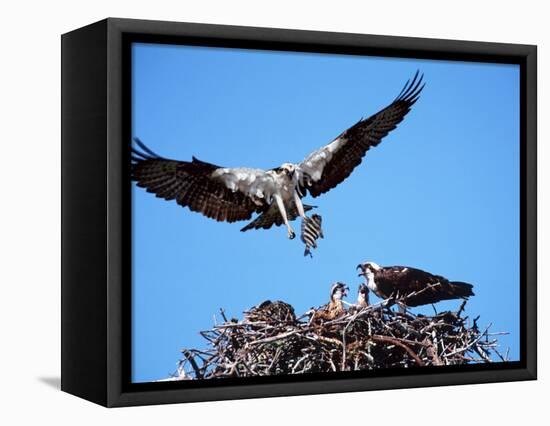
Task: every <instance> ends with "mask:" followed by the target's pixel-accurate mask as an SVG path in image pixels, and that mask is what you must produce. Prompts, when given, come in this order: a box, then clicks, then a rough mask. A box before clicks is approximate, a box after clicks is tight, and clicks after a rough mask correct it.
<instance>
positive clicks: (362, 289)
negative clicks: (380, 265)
mask: <svg viewBox="0 0 550 426" xmlns="http://www.w3.org/2000/svg"><path fill="white" fill-rule="evenodd" d="M356 306H358V307H359V308H365V307H367V306H369V288H368V287H367V286H366V285H365V284H363V283H361V284H360V285H359V291H358V292H357V305H356Z"/></svg>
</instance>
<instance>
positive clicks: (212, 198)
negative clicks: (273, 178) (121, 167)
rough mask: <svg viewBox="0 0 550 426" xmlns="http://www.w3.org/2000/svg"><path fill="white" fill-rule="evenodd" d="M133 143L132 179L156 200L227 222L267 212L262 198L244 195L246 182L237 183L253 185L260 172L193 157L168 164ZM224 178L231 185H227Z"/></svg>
mask: <svg viewBox="0 0 550 426" xmlns="http://www.w3.org/2000/svg"><path fill="white" fill-rule="evenodd" d="M134 142H135V144H136V147H132V179H133V180H135V181H136V182H137V186H139V187H142V188H145V189H146V191H147V192H150V193H153V194H155V195H156V196H157V197H159V198H163V199H165V200H176V202H177V203H178V204H179V205H181V206H182V207H188V208H189V209H190V210H192V211H194V212H198V213H202V214H203V215H204V216H206V217H209V218H212V219H215V220H217V221H227V222H235V221H239V220H247V219H250V218H251V217H252V214H253V213H255V212H256V213H259V212H263V211H265V210H266V209H267V208H268V204H267V201H266V199H265V198H263V199H262V198H257V197H254V196H252V195H251V194H250V193H248V192H246V189H247V188H248V186H247V185H246V182H245V183H242V182H241V179H245V180H247V179H248V181H251V180H252V181H254V180H255V179H256V177H257V176H258V175H262V173H263V174H265V172H263V171H261V170H257V169H244V168H242V169H227V168H222V167H219V166H216V165H214V164H210V163H207V162H204V161H201V160H198V159H196V158H195V157H193V159H192V161H191V162H186V161H177V160H171V159H167V158H164V157H161V156H159V155H157V154H156V153H155V152H153V151H151V150H150V149H149V148H148V147H147V146H146V145H145V144H143V142H141V141H140V140H139V139H135V140H134ZM236 175H238V176H237V177H235V176H236ZM227 177H229V178H232V179H233V183H234V185H228V181H227V179H225V178H227ZM235 182H236V184H235ZM242 189H245V191H243V190H242ZM254 190H255V191H257V190H256V189H254Z"/></svg>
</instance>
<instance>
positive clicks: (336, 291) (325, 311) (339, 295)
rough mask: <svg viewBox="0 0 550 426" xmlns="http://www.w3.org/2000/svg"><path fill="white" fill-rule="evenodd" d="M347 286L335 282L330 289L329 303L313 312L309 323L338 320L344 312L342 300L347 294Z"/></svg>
mask: <svg viewBox="0 0 550 426" xmlns="http://www.w3.org/2000/svg"><path fill="white" fill-rule="evenodd" d="M348 290H349V288H348V286H347V285H346V284H344V283H341V282H335V283H334V284H333V285H332V287H331V288H330V302H329V303H328V305H325V306H323V307H322V308H320V309H319V310H317V311H315V313H314V314H313V317H312V318H311V322H319V321H331V320H333V319H336V318H338V317H339V316H340V315H342V314H343V313H344V311H345V308H344V303H343V302H342V299H343V298H344V297H346V296H347V294H348Z"/></svg>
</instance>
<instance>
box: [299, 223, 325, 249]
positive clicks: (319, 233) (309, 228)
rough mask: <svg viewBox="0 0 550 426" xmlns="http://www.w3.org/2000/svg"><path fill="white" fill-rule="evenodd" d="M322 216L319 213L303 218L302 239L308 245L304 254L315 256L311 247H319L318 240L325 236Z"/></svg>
mask: <svg viewBox="0 0 550 426" xmlns="http://www.w3.org/2000/svg"><path fill="white" fill-rule="evenodd" d="M321 222H322V218H321V216H320V215H318V214H312V215H311V217H306V218H304V219H302V227H301V231H302V233H301V236H300V239H301V240H302V242H303V243H304V244H305V245H306V248H305V250H304V256H308V255H309V257H313V254H312V252H311V249H312V248H313V249H316V248H317V240H318V239H319V238H324V235H323V230H322V229H321Z"/></svg>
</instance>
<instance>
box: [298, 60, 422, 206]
mask: <svg viewBox="0 0 550 426" xmlns="http://www.w3.org/2000/svg"><path fill="white" fill-rule="evenodd" d="M422 79H423V76H420V77H419V72H418V71H417V72H416V74H415V76H414V78H413V79H412V81H411V80H409V81H407V83H406V84H405V86H404V87H403V89H402V90H401V93H399V95H398V96H397V98H395V100H394V101H393V102H392V103H391V104H390V105H389V106H387V107H386V108H384V109H383V110H381V111H379V112H377V113H376V114H374V115H373V116H371V117H369V118H367V119H365V120H360V121H359V122H358V123H357V124H355V125H354V126H352V127H350V128H349V129H347V130H346V131H344V132H343V133H342V134H341V135H340V136H338V137H337V138H336V139H335V140H334V141H332V142H331V143H330V144H329V145H326V146H324V147H323V148H321V149H320V150H318V151H315V152H313V153H312V154H310V155H309V157H308V158H306V159H305V160H304V161H303V162H302V163H301V164H300V168H301V169H302V170H303V171H304V173H305V174H306V175H307V178H306V179H305V182H306V184H305V188H306V189H308V190H309V192H310V194H311V195H312V196H313V197H317V196H319V195H321V194H323V193H325V192H327V191H329V190H330V189H332V188H334V187H335V186H337V185H338V184H339V183H340V182H342V181H343V180H345V179H346V178H347V177H348V176H349V175H350V174H351V172H352V171H353V170H354V169H355V168H356V167H357V166H358V165H359V164H361V161H362V159H363V157H364V156H365V154H366V152H367V151H368V150H369V149H370V148H371V147H373V146H376V145H378V144H379V143H380V141H381V140H382V138H383V137H384V136H386V135H387V134H388V133H389V132H390V131H392V130H393V129H395V128H396V127H397V125H398V124H399V123H400V122H401V121H403V119H404V118H405V115H407V113H408V112H409V111H410V109H411V107H412V106H413V105H414V103H415V102H416V101H417V100H418V97H419V96H420V92H421V91H422V89H423V88H424V85H423V84H422Z"/></svg>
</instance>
